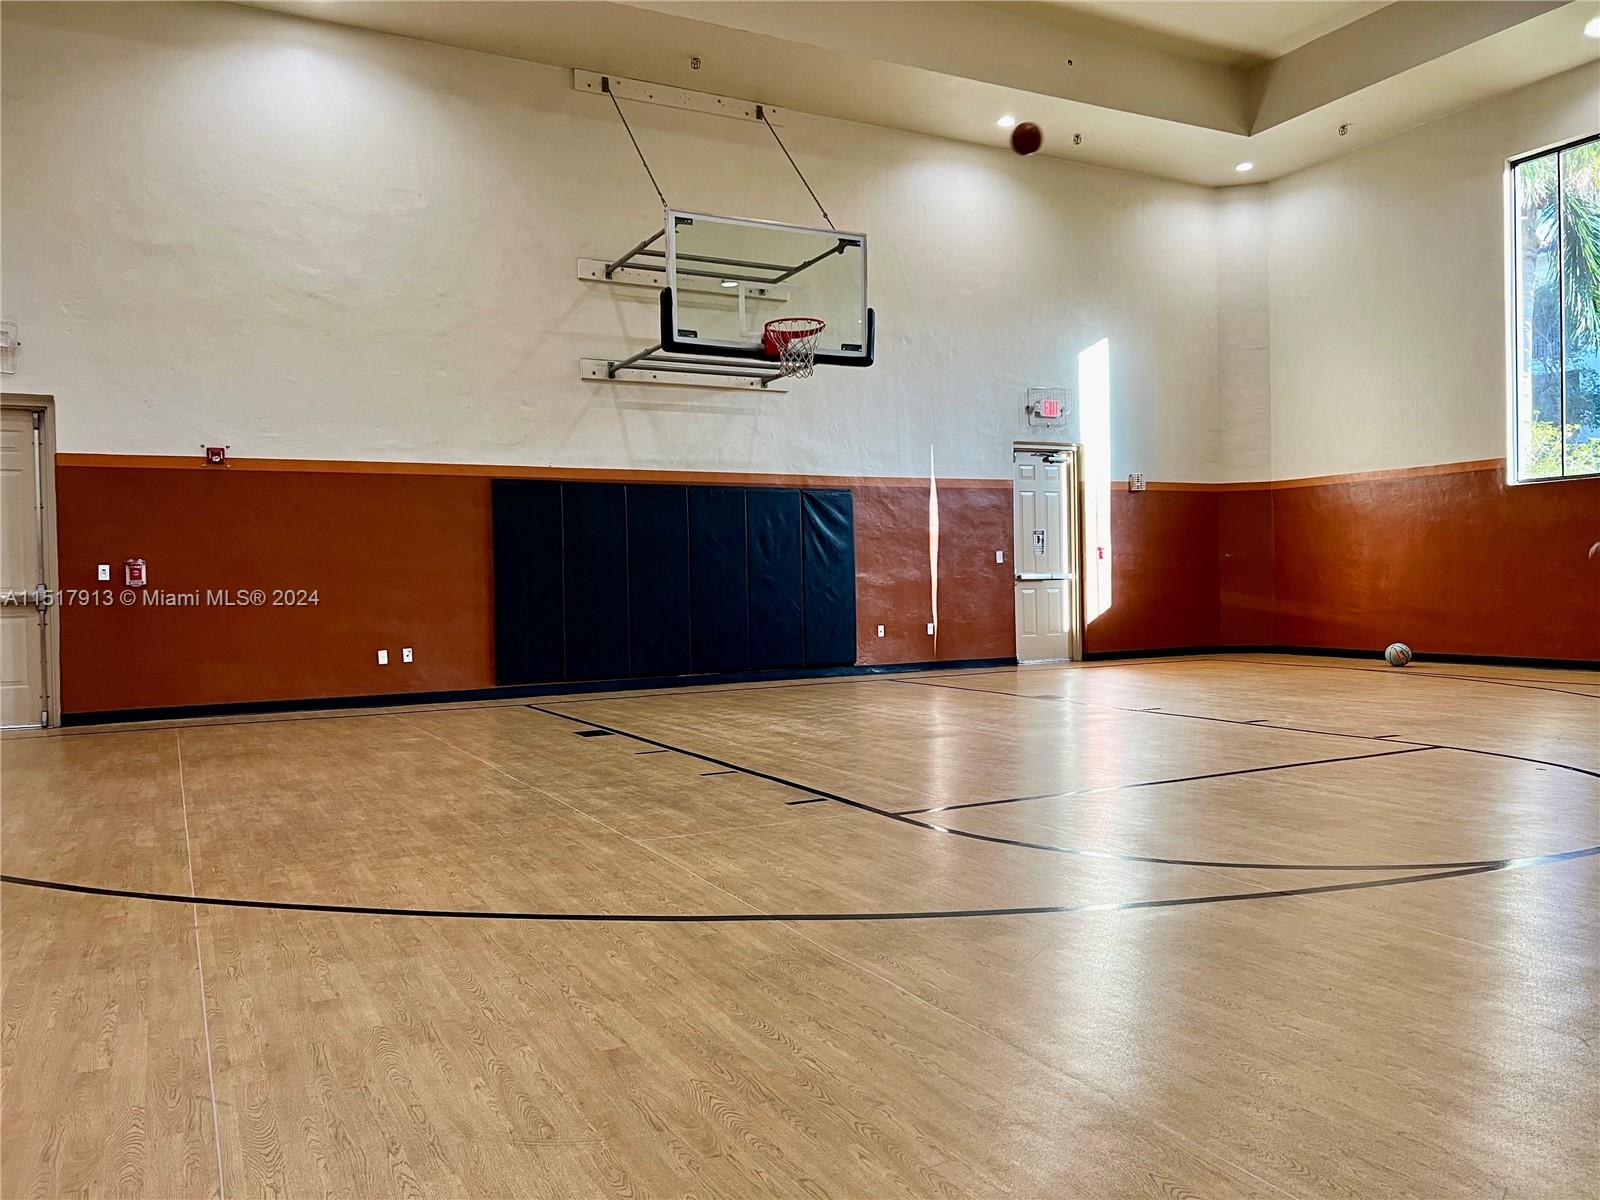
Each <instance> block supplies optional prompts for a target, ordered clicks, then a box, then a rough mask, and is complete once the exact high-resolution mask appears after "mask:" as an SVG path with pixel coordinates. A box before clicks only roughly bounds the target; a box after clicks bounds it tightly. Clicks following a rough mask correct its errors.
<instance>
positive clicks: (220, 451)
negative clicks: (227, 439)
mask: <svg viewBox="0 0 1600 1200" xmlns="http://www.w3.org/2000/svg"><path fill="white" fill-rule="evenodd" d="M206 462H208V463H209V464H211V465H212V466H213V467H225V466H227V465H228V448H227V447H226V446H207V447H206Z"/></svg>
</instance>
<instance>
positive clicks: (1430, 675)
mask: <svg viewBox="0 0 1600 1200" xmlns="http://www.w3.org/2000/svg"><path fill="white" fill-rule="evenodd" d="M1213 661H1215V662H1219V663H1241V664H1247V665H1249V666H1252V667H1287V668H1289V669H1290V670H1300V671H1363V672H1365V673H1366V674H1368V675H1386V676H1389V677H1390V678H1397V677H1398V678H1405V679H1459V680H1463V681H1465V682H1468V683H1492V684H1494V685H1495V686H1497V687H1514V688H1524V689H1526V690H1528V691H1535V692H1557V693H1559V694H1560V695H1563V696H1582V697H1583V698H1584V699H1585V700H1600V695H1596V694H1595V693H1594V692H1574V691H1569V690H1568V689H1567V688H1558V687H1551V686H1550V685H1549V684H1547V683H1532V682H1522V681H1518V680H1513V679H1491V678H1489V677H1488V676H1486V675H1457V674H1453V673H1448V672H1445V671H1404V672H1401V673H1400V675H1399V676H1396V675H1395V668H1393V667H1389V668H1387V669H1385V668H1383V667H1347V666H1345V665H1343V664H1342V663H1286V662H1263V661H1262V660H1261V659H1259V658H1218V659H1214V660H1213ZM1580 686H1581V685H1580Z"/></svg>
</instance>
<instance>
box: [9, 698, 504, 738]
mask: <svg viewBox="0 0 1600 1200" xmlns="http://www.w3.org/2000/svg"><path fill="white" fill-rule="evenodd" d="M527 703H528V702H527V701H526V700H505V701H501V702H499V703H488V702H485V701H482V700H457V701H454V702H452V703H450V704H441V705H415V706H407V705H400V706H397V707H396V708H394V709H393V710H392V711H391V710H389V709H361V708H356V709H348V710H341V711H338V712H321V711H317V710H312V711H308V712H306V713H304V714H303V715H285V716H281V717H274V716H266V715H262V716H255V715H252V714H250V713H235V714H232V715H230V716H217V717H200V718H196V719H195V720H192V721H179V720H176V719H173V718H171V717H154V718H151V719H150V720H148V721H128V722H126V723H122V724H114V725H90V726H84V727H78V728H74V727H73V726H70V725H52V726H51V727H50V728H48V729H34V730H27V731H24V730H17V731H16V732H17V734H21V735H22V736H20V737H19V736H16V735H14V734H12V732H11V731H10V730H7V731H6V732H7V734H8V735H9V736H7V738H6V741H7V742H42V741H52V740H54V739H57V738H83V737H114V736H117V735H119V734H120V735H122V736H124V737H126V736H128V735H130V734H140V733H166V732H167V731H168V730H169V729H234V728H237V727H239V726H242V725H295V724H304V723H306V722H315V721H360V720H373V719H376V718H383V717H419V716H427V715H428V714H430V713H452V712H489V711H492V710H494V709H499V708H522V707H524V706H525V705H526V704H527Z"/></svg>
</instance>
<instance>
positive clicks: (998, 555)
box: [994, 550, 1006, 563]
mask: <svg viewBox="0 0 1600 1200" xmlns="http://www.w3.org/2000/svg"><path fill="white" fill-rule="evenodd" d="M994 560H995V562H997V563H1003V562H1005V560H1006V552H1005V551H1004V550H996V551H995V552H994Z"/></svg>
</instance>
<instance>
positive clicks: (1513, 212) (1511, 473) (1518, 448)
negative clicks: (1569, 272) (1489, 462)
mask: <svg viewBox="0 0 1600 1200" xmlns="http://www.w3.org/2000/svg"><path fill="white" fill-rule="evenodd" d="M1597 141H1600V130H1596V131H1595V132H1594V133H1586V134H1584V135H1582V136H1581V137H1575V138H1569V139H1567V140H1566V141H1564V142H1556V143H1554V144H1552V145H1549V146H1544V147H1542V148H1540V149H1538V150H1530V151H1528V152H1527V153H1525V154H1518V155H1515V156H1514V157H1512V158H1508V159H1507V160H1506V173H1505V206H1506V239H1505V249H1506V272H1505V277H1506V366H1507V368H1508V370H1507V372H1506V400H1507V403H1506V481H1507V482H1508V483H1509V484H1511V485H1512V486H1515V487H1522V486H1524V485H1533V484H1540V483H1562V482H1565V481H1566V480H1569V479H1600V470H1596V471H1582V472H1568V470H1567V445H1566V437H1565V436H1564V435H1563V436H1561V437H1560V438H1559V442H1560V446H1561V471H1560V473H1559V474H1556V475H1536V476H1529V477H1526V478H1525V477H1524V476H1523V475H1522V443H1521V429H1522V423H1521V420H1520V411H1519V405H1520V403H1521V397H1520V396H1519V395H1518V393H1517V381H1518V378H1519V377H1520V375H1521V371H1522V344H1521V338H1520V336H1519V331H1520V328H1521V313H1522V286H1521V283H1522V281H1521V279H1520V277H1519V274H1518V271H1517V266H1518V254H1517V239H1518V232H1519V231H1518V228H1517V224H1518V222H1517V168H1518V167H1520V166H1522V165H1523V164H1524V163H1528V162H1533V161H1534V160H1536V159H1541V158H1550V157H1554V158H1555V160H1556V171H1557V183H1556V188H1557V194H1558V195H1559V193H1560V187H1561V184H1560V169H1561V155H1562V154H1563V153H1565V152H1566V151H1568V150H1571V149H1573V148H1574V147H1575V146H1586V145H1588V144H1589V143H1591V142H1597ZM1556 230H1557V235H1558V237H1559V236H1561V235H1562V233H1563V230H1562V222H1561V220H1560V219H1559V216H1558V218H1557V221H1556ZM1564 261H1565V255H1564V253H1563V251H1562V250H1561V249H1560V248H1558V249H1557V251H1556V262H1557V272H1558V278H1557V283H1556V288H1557V293H1558V296H1559V295H1560V294H1561V293H1562V291H1563V288H1562V283H1561V280H1560V277H1559V272H1560V271H1561V269H1562V268H1563V266H1564ZM1566 345H1567V337H1566V309H1565V306H1561V363H1562V369H1561V370H1560V371H1558V375H1559V376H1560V379H1561V414H1560V417H1559V419H1558V421H1557V428H1558V430H1562V429H1564V426H1565V424H1566V413H1567V400H1566V386H1567V384H1566V369H1565V368H1566V353H1567V350H1566Z"/></svg>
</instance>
